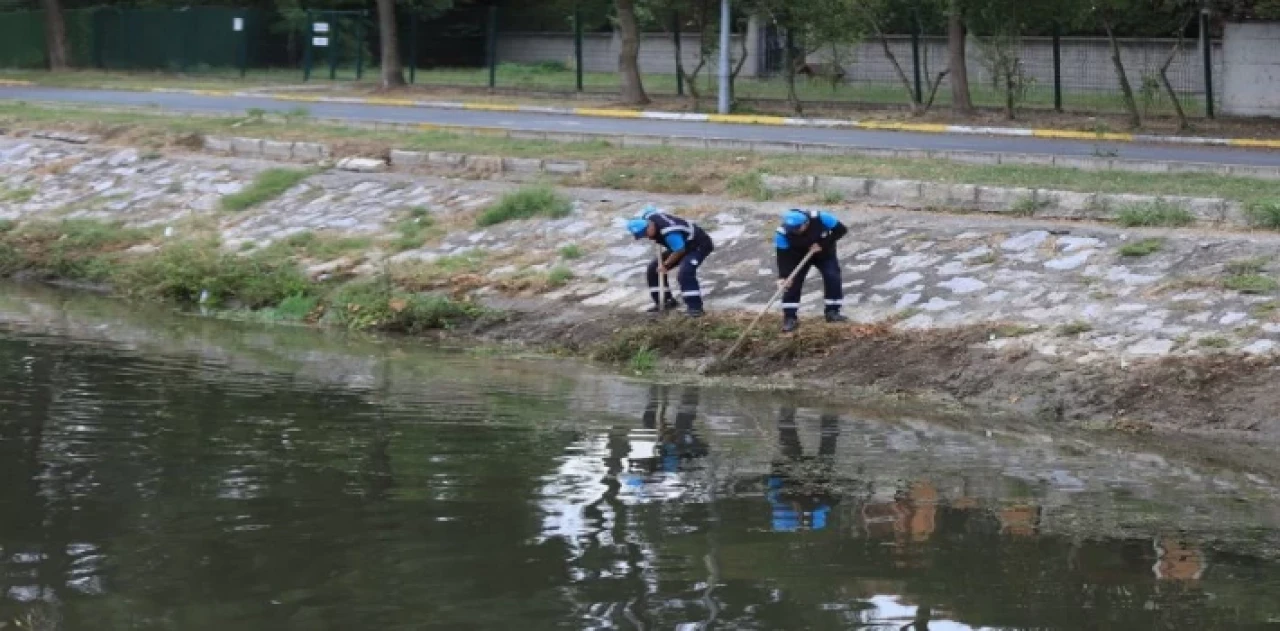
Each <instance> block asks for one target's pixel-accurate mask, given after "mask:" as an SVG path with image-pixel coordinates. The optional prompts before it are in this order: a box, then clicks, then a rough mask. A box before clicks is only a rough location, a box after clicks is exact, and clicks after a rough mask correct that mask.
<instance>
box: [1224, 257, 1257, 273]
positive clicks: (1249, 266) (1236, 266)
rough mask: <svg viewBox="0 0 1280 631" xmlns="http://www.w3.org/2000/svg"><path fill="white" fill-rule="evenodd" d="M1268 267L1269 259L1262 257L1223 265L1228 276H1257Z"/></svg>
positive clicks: (1237, 260) (1228, 262) (1238, 260)
mask: <svg viewBox="0 0 1280 631" xmlns="http://www.w3.org/2000/svg"><path fill="white" fill-rule="evenodd" d="M1266 266H1267V259H1265V258H1261V257H1255V258H1248V259H1236V260H1234V261H1227V263H1226V264H1225V265H1223V269H1224V270H1226V272H1227V273H1228V274H1235V275H1239V274H1257V273H1259V272H1261V271H1262V270H1263V268H1265V267H1266Z"/></svg>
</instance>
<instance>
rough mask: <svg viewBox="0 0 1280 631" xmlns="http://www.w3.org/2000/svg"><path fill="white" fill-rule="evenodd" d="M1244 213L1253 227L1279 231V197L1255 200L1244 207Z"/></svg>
mask: <svg viewBox="0 0 1280 631" xmlns="http://www.w3.org/2000/svg"><path fill="white" fill-rule="evenodd" d="M1244 213H1245V217H1246V218H1247V219H1248V220H1249V223H1250V224H1252V225H1253V226H1256V227H1258V228H1266V229H1268V230H1280V197H1267V198H1263V199H1259V200H1255V201H1253V202H1251V203H1249V204H1247V205H1245V207H1244Z"/></svg>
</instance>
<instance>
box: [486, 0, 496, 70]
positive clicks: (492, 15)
mask: <svg viewBox="0 0 1280 631" xmlns="http://www.w3.org/2000/svg"><path fill="white" fill-rule="evenodd" d="M488 39H489V45H488V47H487V48H488V53H489V60H488V61H489V89H490V90H492V89H493V88H495V87H497V86H498V6H497V5H490V6H489V37H488Z"/></svg>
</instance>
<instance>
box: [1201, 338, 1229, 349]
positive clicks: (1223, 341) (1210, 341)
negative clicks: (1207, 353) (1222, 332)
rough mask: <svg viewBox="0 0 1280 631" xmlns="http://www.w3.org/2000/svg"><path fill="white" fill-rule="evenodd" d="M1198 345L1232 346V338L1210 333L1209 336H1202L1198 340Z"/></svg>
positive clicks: (1205, 346)
mask: <svg viewBox="0 0 1280 631" xmlns="http://www.w3.org/2000/svg"><path fill="white" fill-rule="evenodd" d="M1196 346H1200V347H1203V348H1227V347H1228V346H1231V340H1228V339H1227V338H1225V337H1220V336H1217V335H1210V336H1209V337H1202V338H1200V339H1199V340H1197V341H1196Z"/></svg>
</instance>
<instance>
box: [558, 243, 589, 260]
mask: <svg viewBox="0 0 1280 631" xmlns="http://www.w3.org/2000/svg"><path fill="white" fill-rule="evenodd" d="M585 255H586V252H584V251H583V250H582V246H579V245H576V244H574V245H566V246H564V247H563V248H560V256H561V258H565V259H568V260H570V261H572V260H576V259H580V258H582V257H583V256H585Z"/></svg>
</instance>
